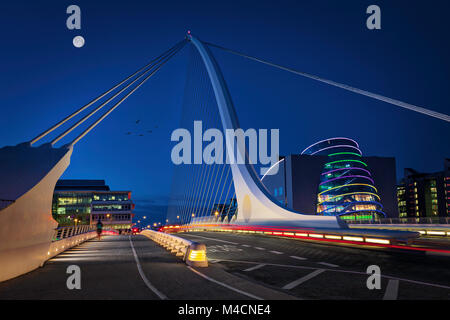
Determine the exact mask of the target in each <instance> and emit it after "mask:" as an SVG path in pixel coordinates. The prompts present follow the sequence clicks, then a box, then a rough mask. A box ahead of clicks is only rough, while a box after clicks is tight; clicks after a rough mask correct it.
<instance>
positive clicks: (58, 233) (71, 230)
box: [52, 225, 114, 242]
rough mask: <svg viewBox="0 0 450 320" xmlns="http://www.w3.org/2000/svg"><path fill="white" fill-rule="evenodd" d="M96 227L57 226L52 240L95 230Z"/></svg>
mask: <svg viewBox="0 0 450 320" xmlns="http://www.w3.org/2000/svg"><path fill="white" fill-rule="evenodd" d="M96 229H97V227H96V226H95V225H79V226H67V227H58V228H56V229H55V232H54V234H53V238H52V241H53V242H55V241H59V240H62V239H66V238H70V237H73V236H77V235H80V234H85V233H88V232H92V231H95V230H96ZM103 231H114V230H113V229H110V228H107V229H103Z"/></svg>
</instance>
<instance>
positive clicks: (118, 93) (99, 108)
mask: <svg viewBox="0 0 450 320" xmlns="http://www.w3.org/2000/svg"><path fill="white" fill-rule="evenodd" d="M181 45H182V44H181ZM178 47H180V46H178ZM176 49H177V48H173V49H172V50H170V52H169V53H168V54H167V55H165V56H163V57H159V58H157V59H156V61H155V62H154V63H152V64H151V65H150V66H149V67H148V68H147V69H146V70H144V72H142V74H141V75H139V76H138V77H137V78H136V79H134V80H133V81H132V82H130V83H129V84H128V85H126V86H125V87H123V88H122V89H120V90H119V91H118V92H116V93H115V94H114V95H113V96H112V97H110V98H109V99H108V100H106V101H105V102H103V103H102V104H100V105H99V106H98V107H97V108H95V109H94V110H92V111H91V112H90V113H88V114H87V115H85V116H84V117H83V118H82V119H80V120H79V121H78V122H76V123H75V124H73V125H72V126H71V127H70V128H68V129H67V130H66V131H64V132H63V133H61V134H60V135H59V136H57V137H56V138H55V139H53V140H52V141H51V145H54V144H55V143H57V142H58V141H59V140H61V139H62V138H64V137H65V136H66V135H68V134H69V133H70V132H72V131H73V130H74V129H75V128H77V127H78V126H79V125H81V124H82V123H83V122H85V121H86V120H88V119H89V118H90V117H91V116H93V115H94V114H95V113H96V112H97V111H99V110H101V109H102V108H103V107H104V106H106V105H107V104H108V103H110V102H111V101H112V100H114V99H115V98H116V97H117V96H119V95H120V94H121V93H122V92H124V91H125V90H127V89H128V88H129V87H131V86H132V85H133V84H135V83H136V82H137V81H138V80H139V79H141V78H142V77H144V76H145V75H147V74H148V73H149V72H151V71H153V70H154V69H155V68H157V67H158V63H159V62H161V61H162V60H164V59H165V58H167V57H168V56H169V55H170V54H171V53H172V52H174V51H175V50H176Z"/></svg>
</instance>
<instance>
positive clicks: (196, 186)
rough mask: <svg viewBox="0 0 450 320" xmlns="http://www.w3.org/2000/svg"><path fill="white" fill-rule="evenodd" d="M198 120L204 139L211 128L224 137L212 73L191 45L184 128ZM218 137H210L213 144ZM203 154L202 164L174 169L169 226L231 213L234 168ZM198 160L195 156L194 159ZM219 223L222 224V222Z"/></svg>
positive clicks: (211, 221)
mask: <svg viewBox="0 0 450 320" xmlns="http://www.w3.org/2000/svg"><path fill="white" fill-rule="evenodd" d="M194 121H202V138H203V133H205V132H206V131H207V130H209V129H215V130H220V131H221V133H222V136H224V134H223V133H224V132H223V125H222V123H221V119H220V114H219V110H218V106H217V102H216V99H215V95H214V89H213V86H212V84H211V82H210V78H209V75H208V72H207V70H206V67H205V65H204V63H203V61H202V59H201V56H200V55H199V53H198V51H197V50H196V49H195V47H194V46H191V50H190V56H189V63H188V72H187V76H186V84H185V91H184V97H183V106H182V112H181V119H180V127H181V128H192V125H193V123H194ZM197 130H198V129H197ZM215 138H216V137H215V136H212V137H211V138H210V139H211V140H210V141H211V143H213V140H215ZM194 139H195V135H194ZM203 143H205V142H203ZM194 149H195V146H194ZM205 150H206V149H205ZM199 151H200V152H201V156H202V159H201V163H200V162H198V160H199V159H197V162H196V161H194V162H192V163H190V164H187V163H182V164H180V165H178V166H176V167H175V168H174V174H173V179H172V189H171V199H170V201H169V206H168V210H167V217H166V219H167V221H168V223H169V224H174V223H176V224H184V225H189V224H191V225H193V226H195V225H197V224H202V223H216V222H214V221H216V220H218V219H219V217H220V216H218V215H216V214H215V212H220V211H224V212H225V213H226V212H227V211H228V207H227V203H228V202H230V201H229V199H226V198H224V196H225V193H226V192H227V190H231V189H232V191H231V192H230V194H232V193H233V191H234V185H233V180H232V177H231V174H230V171H231V168H230V165H229V164H227V163H222V162H219V161H217V160H218V159H219V158H220V156H219V157H218V158H217V157H215V156H216V154H215V153H214V151H212V150H210V151H211V152H212V153H208V152H206V153H203V149H202V150H199ZM194 153H195V150H194ZM198 155H199V154H198ZM198 155H197V158H198ZM195 157H196V156H195V155H194V160H195ZM222 160H224V159H222ZM225 208H226V209H225ZM217 223H220V220H219V222H217Z"/></svg>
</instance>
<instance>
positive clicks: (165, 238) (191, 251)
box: [141, 230, 208, 267]
mask: <svg viewBox="0 0 450 320" xmlns="http://www.w3.org/2000/svg"><path fill="white" fill-rule="evenodd" d="M141 234H142V235H144V236H146V237H147V238H149V239H151V240H153V241H155V242H156V243H158V244H160V245H161V246H163V247H164V248H166V249H167V250H169V251H170V252H171V253H175V255H176V256H178V257H183V261H185V262H186V264H187V265H189V266H193V267H207V266H208V259H207V257H206V246H205V245H204V244H203V243H197V242H193V241H190V240H187V239H183V238H180V237H177V236H174V235H171V234H168V233H164V232H158V231H153V230H144V231H142V232H141Z"/></svg>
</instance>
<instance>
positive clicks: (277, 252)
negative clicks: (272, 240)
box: [269, 250, 283, 254]
mask: <svg viewBox="0 0 450 320" xmlns="http://www.w3.org/2000/svg"><path fill="white" fill-rule="evenodd" d="M269 252H272V253H275V254H283V252H280V251H275V250H273V251H269Z"/></svg>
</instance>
